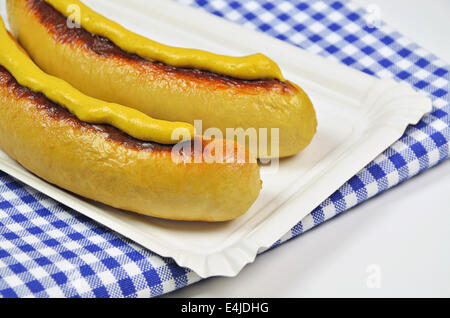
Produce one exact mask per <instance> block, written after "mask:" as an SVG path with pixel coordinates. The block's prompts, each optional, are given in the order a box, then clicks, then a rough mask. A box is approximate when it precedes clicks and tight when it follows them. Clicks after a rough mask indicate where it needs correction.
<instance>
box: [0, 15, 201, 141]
mask: <svg viewBox="0 0 450 318" xmlns="http://www.w3.org/2000/svg"><path fill="white" fill-rule="evenodd" d="M0 65H2V66H3V67H5V68H6V69H7V70H8V71H9V72H10V73H11V74H12V75H13V76H14V78H15V79H16V80H17V82H18V83H19V84H20V85H22V86H25V87H28V88H30V89H31V90H33V91H35V92H39V93H42V94H44V95H45V96H46V97H47V98H48V99H50V100H52V101H53V102H55V103H58V104H60V105H61V106H63V107H65V108H67V109H68V110H69V111H70V112H71V113H73V114H74V115H75V116H76V117H77V118H78V119H80V120H82V121H85V122H88V123H91V124H109V125H111V126H114V127H116V128H118V129H120V130H122V131H123V132H125V133H127V134H129V135H130V136H132V137H134V138H136V139H140V140H144V141H154V142H158V143H162V144H175V143H177V142H179V141H180V139H181V138H182V137H186V135H184V136H182V135H181V134H177V139H175V140H173V139H172V135H173V133H174V131H175V130H176V129H183V130H179V132H180V133H181V132H188V133H189V135H190V136H191V137H193V136H194V135H195V132H194V127H193V126H192V125H190V124H188V123H181V122H169V121H164V120H157V119H154V118H151V117H149V116H147V115H145V114H144V113H142V112H140V111H137V110H135V109H133V108H129V107H125V106H122V105H119V104H114V103H107V102H104V101H101V100H98V99H95V98H92V97H89V96H86V95H84V94H82V93H81V92H79V91H77V90H76V89H75V88H73V87H72V86H71V85H70V84H68V83H67V82H65V81H63V80H61V79H59V78H56V77H53V76H50V75H48V74H46V73H44V72H43V71H42V70H41V69H40V68H39V67H37V66H36V65H35V64H34V63H33V61H32V60H31V59H30V58H29V57H28V56H27V55H26V53H25V52H24V51H23V50H21V49H20V47H19V46H18V44H17V43H16V42H15V41H14V39H13V38H12V37H11V36H10V34H9V33H8V31H7V30H6V27H5V24H4V22H3V19H2V18H1V17H0Z"/></svg>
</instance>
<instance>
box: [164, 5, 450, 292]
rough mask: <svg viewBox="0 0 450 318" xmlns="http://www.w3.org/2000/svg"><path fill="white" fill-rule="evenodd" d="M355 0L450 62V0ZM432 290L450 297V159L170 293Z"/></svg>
mask: <svg viewBox="0 0 450 318" xmlns="http://www.w3.org/2000/svg"><path fill="white" fill-rule="evenodd" d="M355 2H356V3H358V4H361V5H363V6H364V7H367V6H368V5H371V4H376V5H378V6H379V8H380V10H381V11H380V13H381V18H382V19H383V20H384V21H386V22H387V23H388V24H390V25H391V26H392V27H393V28H395V29H397V30H398V31H399V32H401V33H403V34H404V35H406V36H407V37H409V38H410V39H412V40H413V41H415V42H416V43H418V44H419V45H420V46H422V47H424V48H426V49H428V50H429V51H431V52H433V53H435V54H436V55H437V56H438V57H440V58H442V59H443V60H445V61H447V62H448V61H450V39H449V34H448V32H449V30H450V19H449V14H450V0H433V1H424V0H356V1H355ZM377 273H378V274H379V279H374V278H375V276H374V275H375V274H377ZM368 283H369V284H368ZM374 283H375V284H374ZM377 285H378V286H377ZM370 287H379V288H370ZM431 296H434V297H450V160H447V161H446V162H444V163H442V164H441V165H439V166H437V167H435V168H433V169H430V170H428V171H426V172H424V173H423V174H421V175H419V176H417V177H415V178H413V179H412V180H409V181H407V182H405V183H403V184H401V185H399V186H397V187H396V188H394V189H391V190H389V191H387V192H386V193H384V194H382V195H380V196H377V197H375V198H373V199H371V200H369V201H367V202H365V203H363V204H361V205H360V206H357V207H356V208H354V209H352V210H350V211H348V212H346V213H344V214H342V215H340V216H338V217H336V218H334V219H332V220H330V221H328V222H325V223H324V224H322V225H321V226H319V227H317V228H315V229H313V230H312V231H310V232H307V233H305V234H303V235H301V236H300V237H298V238H296V239H294V240H292V241H290V242H288V243H285V244H283V245H281V246H279V247H278V248H276V249H274V250H271V251H269V252H267V253H265V254H263V255H260V256H258V258H257V259H256V262H255V263H253V264H250V265H248V266H247V267H246V268H244V270H243V271H242V272H241V273H240V274H239V275H238V276H237V277H234V278H211V279H208V280H203V281H201V282H199V283H197V284H195V285H193V286H190V287H187V288H184V289H181V290H179V291H176V292H174V293H171V294H169V295H167V296H166V297H431Z"/></svg>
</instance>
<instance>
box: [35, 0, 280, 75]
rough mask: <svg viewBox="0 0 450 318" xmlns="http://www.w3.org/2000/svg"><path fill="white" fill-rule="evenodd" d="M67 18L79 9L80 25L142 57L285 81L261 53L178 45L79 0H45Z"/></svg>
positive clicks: (171, 63) (178, 64) (191, 66)
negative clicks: (222, 52) (227, 52)
mask: <svg viewBox="0 0 450 318" xmlns="http://www.w3.org/2000/svg"><path fill="white" fill-rule="evenodd" d="M44 1H45V2H47V3H48V4H50V5H51V6H53V7H54V8H55V9H56V10H58V11H59V12H60V13H62V14H63V15H64V16H66V17H70V16H71V15H72V14H73V13H74V8H76V10H79V12H77V13H79V14H80V21H79V22H80V24H81V26H82V27H83V28H84V29H86V30H87V31H89V32H90V33H92V34H96V35H100V36H103V37H105V38H108V39H110V40H111V41H112V42H113V43H114V44H116V45H117V46H118V47H120V48H121V49H122V50H124V51H127V52H130V53H135V54H137V55H139V56H140V57H142V58H145V59H148V60H153V61H159V62H163V63H165V64H168V65H171V66H175V67H187V68H197V69H201V70H207V71H211V72H214V73H218V74H222V75H227V76H231V77H235V78H240V79H246V80H256V79H279V80H280V81H284V78H283V75H282V73H281V70H280V68H279V67H278V65H277V64H276V63H275V62H274V61H272V60H271V59H269V58H268V57H266V56H265V55H263V54H261V53H257V54H254V55H249V56H244V57H233V56H226V55H219V54H214V53H210V52H206V51H203V50H197V49H188V48H178V47H173V46H168V45H164V44H161V43H158V42H156V41H152V40H150V39H148V38H146V37H143V36H141V35H138V34H136V33H134V32H131V31H129V30H127V29H125V28H124V27H122V26H121V25H119V24H117V23H115V22H113V21H111V20H109V19H107V18H105V17H104V16H102V15H100V14H99V13H97V12H95V11H93V10H92V9H90V8H89V7H87V6H86V5H84V4H83V3H82V2H80V1H79V0H44Z"/></svg>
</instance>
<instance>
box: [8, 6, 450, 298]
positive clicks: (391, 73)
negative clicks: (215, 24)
mask: <svg viewBox="0 0 450 318" xmlns="http://www.w3.org/2000/svg"><path fill="white" fill-rule="evenodd" d="M177 1H179V2H182V3H184V4H188V5H191V6H194V7H198V8H199V10H205V11H208V12H211V13H213V14H216V15H219V16H221V17H224V18H225V19H228V20H231V21H234V22H236V23H239V24H242V25H245V26H246V27H248V28H251V29H254V30H258V31H260V32H266V33H268V34H270V35H272V36H274V37H277V38H279V39H282V40H284V41H287V42H289V43H291V44H294V45H297V46H299V47H302V48H304V49H305V50H308V51H311V52H313V53H317V54H320V55H323V56H326V57H327V58H331V59H336V60H339V61H341V62H342V63H344V64H346V65H349V66H351V67H354V68H356V69H358V70H361V71H363V72H366V73H368V74H371V75H375V76H378V77H383V78H395V79H397V80H399V81H405V82H407V83H409V84H410V85H412V86H413V87H415V88H416V89H417V90H420V91H423V92H424V93H426V94H427V95H428V96H430V97H431V99H432V100H433V106H434V108H433V111H432V113H431V114H429V115H427V116H426V117H425V118H423V120H422V121H421V122H420V123H419V124H418V125H416V126H414V127H409V128H408V130H407V131H406V133H405V134H404V136H403V137H402V138H401V139H400V140H399V141H398V142H397V143H395V144H394V145H393V146H392V147H390V148H389V149H388V150H386V151H385V152H384V153H383V154H382V155H380V156H379V157H378V158H376V159H375V160H374V162H372V163H371V164H369V165H368V166H367V167H366V168H365V169H363V170H362V171H361V172H360V173H358V174H357V175H356V176H354V177H353V178H352V179H350V180H349V181H348V182H347V183H346V184H345V185H344V186H342V188H340V189H339V190H338V191H336V192H335V193H334V194H333V195H332V196H331V197H330V198H328V199H327V200H326V201H325V202H323V203H322V204H321V205H320V206H319V207H317V208H316V209H315V210H314V211H313V212H312V213H311V214H310V215H308V216H307V217H306V218H305V219H304V220H303V221H302V222H300V223H299V224H297V225H296V226H295V227H294V228H293V229H292V230H291V231H290V232H289V233H287V234H286V235H285V236H284V237H283V238H282V239H281V240H280V241H278V242H277V244H281V243H283V242H285V241H287V240H289V239H291V238H293V237H296V236H298V235H300V234H301V233H303V232H305V231H307V230H309V229H311V228H313V227H315V226H317V225H319V224H320V223H322V222H324V221H326V220H329V219H331V218H332V217H333V216H335V215H337V214H339V213H342V212H344V211H346V210H347V209H349V208H351V207H353V206H355V205H357V204H358V203H361V202H363V201H365V200H367V199H369V198H371V197H373V196H375V195H376V194H378V193H380V192H383V191H385V190H387V189H389V188H391V187H393V186H395V185H397V184H399V183H400V182H402V181H405V180H407V179H409V178H411V177H413V176H414V175H416V174H418V173H420V172H422V171H424V170H426V169H428V168H430V167H432V166H434V165H436V164H438V163H440V162H442V161H443V160H445V159H446V158H448V157H449V144H450V118H449V113H450V96H449V92H450V73H449V71H450V67H449V66H448V65H446V63H444V62H443V61H441V60H439V59H438V58H437V57H436V56H434V55H432V54H430V53H429V52H427V51H426V50H424V49H422V48H420V47H419V46H417V45H416V44H414V43H412V42H410V41H409V40H408V39H406V38H405V37H403V36H402V35H401V34H399V33H398V32H396V31H394V30H392V29H391V28H389V27H388V26H386V25H382V26H380V27H379V28H369V27H368V26H367V21H366V20H365V12H364V11H363V10H361V9H359V8H357V7H355V6H354V5H352V4H351V3H349V2H347V1H345V0H344V1H333V0H308V1H301V0H290V1H286V0H276V1H274V0H270V1H269V0H239V1H233V0H196V1H195V0H177ZM199 279H200V278H199V277H198V276H197V275H196V274H195V273H193V272H191V271H189V270H187V269H184V268H180V267H179V266H177V265H176V264H175V263H174V262H173V261H172V260H171V259H166V258H162V257H160V256H158V255H155V254H154V253H152V252H150V251H148V250H145V249H143V248H141V247H139V246H137V245H135V244H133V242H130V241H129V240H127V239H125V238H123V237H121V236H120V235H117V234H116V233H114V232H112V231H110V230H108V229H106V228H104V227H103V226H101V225H99V224H97V223H95V222H93V221H91V220H89V219H87V218H85V217H83V216H81V215H80V214H79V213H76V212H74V211H72V210H71V209H68V208H67V207H65V206H63V205H61V204H59V203H57V202H55V201H54V200H52V199H50V198H48V197H46V196H45V195H43V194H41V193H38V192H37V191H35V190H33V189H32V188H30V187H28V186H25V185H24V184H22V183H20V182H18V181H17V180H15V179H13V178H11V177H10V176H8V175H6V174H4V173H1V172H0V296H3V297H17V296H19V297H24V296H37V297H48V296H51V297H58V296H61V297H124V296H126V297H149V296H158V295H161V294H164V293H167V292H170V291H173V290H175V289H177V288H181V287H184V286H187V285H189V284H192V283H194V282H197V281H198V280H199Z"/></svg>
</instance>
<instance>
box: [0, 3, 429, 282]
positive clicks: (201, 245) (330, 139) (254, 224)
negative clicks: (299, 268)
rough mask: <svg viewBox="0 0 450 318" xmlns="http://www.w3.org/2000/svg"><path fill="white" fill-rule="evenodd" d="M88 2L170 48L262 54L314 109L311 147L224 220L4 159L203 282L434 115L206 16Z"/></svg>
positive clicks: (415, 100) (345, 71)
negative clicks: (176, 215)
mask: <svg viewBox="0 0 450 318" xmlns="http://www.w3.org/2000/svg"><path fill="white" fill-rule="evenodd" d="M84 2H85V3H86V4H87V5H89V6H91V7H92V8H93V9H95V10H97V11H99V12H101V13H102V14H104V15H106V16H107V17H109V18H112V19H114V20H116V21H118V22H119V23H121V24H122V25H124V26H126V27H127V28H129V29H132V30H133V31H136V32H138V33H141V34H144V35H146V36H148V37H150V38H152V39H155V40H158V41H161V42H164V43H168V44H173V45H177V46H186V47H196V48H202V49H207V50H212V51H214V52H217V53H224V54H232V55H245V54H250V53H254V52H262V53H264V54H266V55H268V56H269V57H271V58H273V59H274V60H275V61H277V62H278V63H279V64H280V66H281V67H282V69H283V71H284V74H285V76H286V78H288V79H290V80H292V81H294V82H296V83H298V84H300V85H301V86H302V87H303V88H304V89H305V90H306V91H307V93H308V94H309V95H310V97H311V99H312V101H313V103H314V105H315V107H316V110H317V116H318V121H319V127H318V133H317V135H316V137H315V138H314V140H313V143H312V144H311V145H310V146H309V147H308V148H307V150H305V151H304V152H303V153H301V154H300V155H298V156H295V157H293V158H289V159H285V160H282V161H281V162H280V168H279V171H278V172H277V173H276V174H274V173H269V171H267V169H266V167H261V174H262V180H263V182H264V185H263V190H262V192H261V195H260V197H259V198H258V200H257V201H256V203H255V204H254V205H253V207H252V208H251V209H250V210H249V211H248V212H247V213H246V214H245V215H244V216H243V217H241V218H239V219H237V220H235V221H232V222H228V223H220V224H207V223H188V222H175V221H167V220H160V219H155V218H150V217H144V216H140V215H135V214H132V213H128V212H124V211H120V210H117V209H114V208H111V207H108V206H105V205H102V204H98V203H94V202H92V201H89V200H84V199H82V198H80V197H78V196H75V195H72V194H70V193H68V192H65V191H63V190H60V189H58V188H56V187H54V186H52V185H50V184H48V183H47V182H45V181H43V180H41V179H39V178H37V177H36V176H34V175H33V174H31V173H29V172H27V171H26V170H25V169H23V168H22V167H21V166H20V165H18V164H17V163H16V162H15V161H13V160H11V159H10V158H8V157H7V156H6V155H5V154H4V153H2V152H0V169H1V170H3V171H5V172H6V173H8V174H10V175H12V176H14V177H15V178H17V179H19V180H21V181H22V182H24V183H26V184H28V185H30V186H31V187H33V188H36V189H37V190H39V191H41V192H43V193H45V194H46V195H48V196H50V197H52V198H53V199H55V200H57V201H60V202H61V203H63V204H65V205H67V206H69V207H71V208H72V209H74V210H76V211H79V212H80V213H82V214H84V215H86V216H88V217H90V218H92V219H94V220H96V221H98V222H99V223H101V224H103V225H105V226H107V227H109V228H111V229H113V230H115V231H117V232H118V233H120V234H122V235H124V236H126V237H128V238H130V239H132V240H134V241H136V242H137V243H139V244H141V245H142V246H144V247H146V248H149V249H150V250H152V251H154V252H155V253H158V254H159V255H161V256H166V257H172V258H173V259H174V260H175V261H176V262H177V263H178V264H179V265H180V266H184V267H188V268H190V269H192V270H193V271H195V272H196V273H198V274H199V275H200V276H202V277H209V276H216V275H223V276H234V275H236V274H238V273H239V271H240V270H241V269H242V268H243V267H244V266H245V265H246V264H247V263H250V262H252V261H253V260H254V259H255V257H256V255H257V253H258V251H259V250H261V249H263V248H267V247H270V246H271V245H272V244H273V243H274V242H276V241H277V240H278V239H279V238H281V237H282V236H283V235H284V234H286V233H287V232H288V231H289V230H290V229H291V228H292V227H293V226H295V225H296V224H297V223H298V222H299V221H301V220H302V219H303V218H304V217H305V216H306V215H308V214H309V213H310V212H311V211H312V210H313V209H314V208H315V207H317V206H318V205H319V204H320V203H321V202H322V201H324V200H325V199H326V198H327V197H329V196H330V195H331V194H332V193H333V192H334V191H335V190H337V189H338V188H339V187H340V186H341V185H342V184H344V183H345V182H346V181H347V180H348V179H350V178H351V177H352V176H353V175H355V174H356V173H357V172H358V171H359V170H361V169H362V168H363V167H364V166H366V165H367V164H368V163H369V162H371V161H372V160H373V159H374V158H375V157H376V156H377V155H378V154H380V153H381V152H382V151H383V150H385V149H386V148H388V147H389V146H390V145H391V144H392V143H393V142H395V141H396V140H397V139H398V138H400V137H401V135H402V134H403V132H404V130H405V129H406V127H407V125H408V124H415V123H417V122H418V121H419V119H420V118H421V117H422V116H423V115H424V114H425V113H427V112H429V111H430V110H431V102H430V101H429V100H428V99H427V98H425V97H424V96H422V95H419V94H418V93H416V92H414V91H413V89H412V88H410V87H409V86H407V85H406V84H398V83H395V82H393V81H390V80H379V79H376V78H373V77H370V76H368V75H366V74H364V73H361V72H358V71H356V70H353V69H351V68H348V67H345V66H343V65H340V64H338V63H336V62H333V61H330V60H326V59H324V58H322V57H319V56H315V55H312V54H310V53H307V52H305V51H303V50H301V49H299V48H296V47H294V46H291V45H289V44H287V43H284V42H282V41H279V40H276V39H274V38H271V37H269V36H267V35H264V34H261V33H256V32H253V31H251V30H248V29H246V28H244V27H241V26H238V25H234V24H232V23H229V22H227V21H225V20H223V19H221V18H218V17H215V16H213V15H209V14H207V13H204V12H202V11H201V10H196V9H193V8H189V7H186V6H182V5H179V4H177V3H174V2H171V1H164V0H152V1H144V0H127V1H123V0H102V1H100V0H85V1H84ZM2 14H3V16H5V14H4V11H3V12H2Z"/></svg>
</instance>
